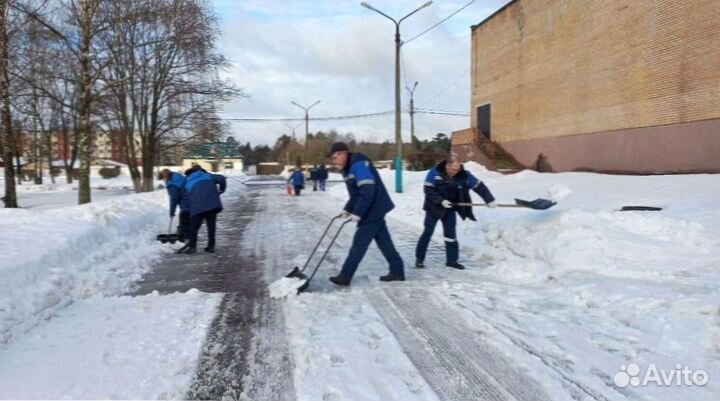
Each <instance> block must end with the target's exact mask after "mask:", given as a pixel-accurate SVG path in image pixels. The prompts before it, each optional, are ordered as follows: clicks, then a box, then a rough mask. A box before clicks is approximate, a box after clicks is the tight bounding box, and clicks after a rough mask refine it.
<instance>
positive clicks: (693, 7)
mask: <svg viewBox="0 0 720 401" xmlns="http://www.w3.org/2000/svg"><path fill="white" fill-rule="evenodd" d="M471 90H472V94H471V109H472V117H471V127H472V129H471V130H469V131H466V132H464V133H458V134H457V135H455V137H454V138H453V147H454V148H457V149H465V150H467V149H468V146H469V144H470V143H473V142H482V141H488V140H489V141H492V142H495V143H497V144H499V145H501V147H502V148H503V149H504V150H505V151H507V152H508V153H510V154H511V155H512V156H514V157H515V159H516V160H517V161H519V162H520V163H522V164H524V165H525V166H532V165H534V164H535V163H536V161H537V159H538V156H539V155H540V154H543V155H544V156H545V157H546V160H547V162H549V164H550V165H551V166H552V167H553V169H554V170H556V171H571V170H582V169H588V170H596V171H619V172H638V173H646V172H647V173H659V172H694V171H720V157H719V155H720V1H718V0H693V1H656V0H585V1H578V0H514V1H511V2H510V3H508V4H507V5H506V6H505V7H503V8H502V9H500V10H499V11H498V12H496V13H495V14H493V15H492V16H490V17H489V18H487V19H486V20H485V21H483V22H481V23H479V24H478V25H475V26H473V27H472V87H471Z"/></svg>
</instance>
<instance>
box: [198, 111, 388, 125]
mask: <svg viewBox="0 0 720 401" xmlns="http://www.w3.org/2000/svg"><path fill="white" fill-rule="evenodd" d="M393 113H395V110H387V111H380V112H377V113H365V114H352V115H347V116H331V117H310V118H309V119H308V120H310V121H334V120H351V119H358V118H370V117H378V116H384V115H389V114H393ZM194 119H196V120H222V121H233V122H239V123H275V122H290V121H305V119H304V118H238V117H194Z"/></svg>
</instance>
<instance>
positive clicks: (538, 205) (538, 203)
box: [515, 198, 557, 210]
mask: <svg viewBox="0 0 720 401" xmlns="http://www.w3.org/2000/svg"><path fill="white" fill-rule="evenodd" d="M515 204H516V205H518V206H523V207H526V208H529V209H535V210H545V209H550V208H551V207H553V206H555V205H556V204H557V202H553V201H551V200H549V199H542V198H538V199H535V200H534V201H527V200H522V199H517V198H515Z"/></svg>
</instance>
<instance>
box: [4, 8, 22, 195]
mask: <svg viewBox="0 0 720 401" xmlns="http://www.w3.org/2000/svg"><path fill="white" fill-rule="evenodd" d="M7 16H8V4H7V1H6V0H0V120H2V121H0V123H1V124H2V130H3V141H2V142H3V161H4V163H5V196H4V197H3V201H4V202H5V207H18V203H17V192H16V189H15V170H14V169H13V166H12V164H13V157H14V155H13V150H14V149H15V138H14V135H13V130H12V115H11V114H10V75H9V74H8V68H9V59H8V58H9V52H8V35H7Z"/></svg>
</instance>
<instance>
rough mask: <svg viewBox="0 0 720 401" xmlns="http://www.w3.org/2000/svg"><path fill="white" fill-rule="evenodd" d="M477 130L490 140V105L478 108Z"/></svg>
mask: <svg viewBox="0 0 720 401" xmlns="http://www.w3.org/2000/svg"><path fill="white" fill-rule="evenodd" d="M477 128H478V130H479V131H480V132H482V133H483V135H485V137H486V138H487V139H490V103H488V104H485V105H482V106H479V107H478V108H477Z"/></svg>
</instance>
